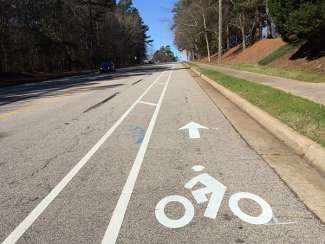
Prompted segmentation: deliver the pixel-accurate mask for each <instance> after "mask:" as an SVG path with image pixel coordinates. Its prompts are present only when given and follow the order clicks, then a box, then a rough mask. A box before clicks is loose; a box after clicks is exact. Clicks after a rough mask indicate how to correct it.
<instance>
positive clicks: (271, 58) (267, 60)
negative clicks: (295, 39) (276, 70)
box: [258, 44, 298, 65]
mask: <svg viewBox="0 0 325 244" xmlns="http://www.w3.org/2000/svg"><path fill="white" fill-rule="evenodd" d="M297 47H298V46H297V45H293V44H285V45H283V46H282V47H280V48H279V49H278V50H276V51H274V52H273V53H271V54H270V55H268V56H266V57H265V58H263V59H262V60H260V61H259V62H258V64H259V65H268V64H270V63H272V62H273V61H274V60H277V59H278V58H280V57H282V56H283V55H284V54H286V53H288V52H290V51H293V50H294V49H296V48H297Z"/></svg>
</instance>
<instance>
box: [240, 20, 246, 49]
mask: <svg viewBox="0 0 325 244" xmlns="http://www.w3.org/2000/svg"><path fill="white" fill-rule="evenodd" d="M239 25H240V31H241V37H242V45H243V51H245V50H246V36H245V16H244V15H243V14H240V15H239Z"/></svg>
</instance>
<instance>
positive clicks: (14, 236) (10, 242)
mask: <svg viewBox="0 0 325 244" xmlns="http://www.w3.org/2000/svg"><path fill="white" fill-rule="evenodd" d="M165 72H166V71H165ZM165 72H163V73H161V74H160V75H159V76H158V77H157V79H156V80H155V81H154V82H153V83H152V84H151V85H150V86H149V87H148V88H147V89H146V90H145V91H144V92H143V94H142V95H141V96H140V97H139V98H138V99H137V100H136V101H135V102H134V103H133V104H132V105H131V106H130V107H129V109H128V110H127V111H126V112H125V113H124V114H123V115H122V116H121V117H120V118H119V120H118V121H116V122H115V124H114V125H113V126H112V127H111V128H110V129H109V130H108V131H107V132H106V133H105V135H104V136H103V137H102V138H101V139H100V140H99V141H98V142H97V143H96V144H95V145H94V146H93V147H92V148H91V149H90V151H89V152H88V153H87V154H86V155H85V156H84V157H83V158H82V159H81V160H80V161H79V162H78V163H77V164H76V165H75V166H74V167H73V168H72V169H71V171H70V172H69V173H68V174H67V175H66V176H65V177H64V178H63V179H62V180H61V181H60V182H59V183H58V184H57V185H56V186H55V187H54V188H53V190H52V191H51V192H50V193H49V194H48V195H47V196H46V197H45V198H44V199H43V200H42V201H41V202H40V203H39V204H38V205H37V206H36V207H35V208H34V209H33V210H32V212H30V213H29V214H28V216H27V217H26V218H25V219H24V220H23V221H22V222H21V223H20V224H19V225H18V226H17V227H16V228H15V229H14V231H13V232H11V234H10V235H9V236H8V237H7V238H6V239H5V240H4V241H3V242H2V244H14V243H16V242H17V241H18V240H19V238H20V237H21V236H22V235H23V234H24V233H25V232H26V230H27V229H28V228H29V227H30V226H31V225H32V224H33V223H34V221H35V220H36V219H37V218H38V217H39V216H40V215H41V214H42V213H43V212H44V210H45V209H46V208H47V207H48V206H49V205H50V204H51V202H52V201H53V200H54V199H55V198H56V197H57V196H58V195H59V194H60V192H61V191H62V190H63V189H64V188H65V186H66V185H68V183H69V182H70V181H71V180H72V178H73V177H74V176H75V175H76V174H77V173H78V172H79V171H80V170H81V168H82V167H83V166H84V165H85V164H86V163H87V162H88V160H89V159H90V158H91V157H92V156H93V155H94V154H95V153H96V151H97V150H98V149H99V148H100V146H101V145H103V144H104V142H105V141H106V140H107V139H108V137H110V135H112V134H113V132H114V131H115V130H116V128H117V127H118V126H119V125H120V124H121V123H122V122H123V120H124V119H125V118H126V117H127V116H128V115H129V113H130V112H131V111H132V110H133V109H134V107H135V106H136V105H137V104H138V103H139V102H140V101H141V100H142V98H143V97H144V96H145V95H146V94H147V93H148V91H149V90H150V89H151V88H152V87H153V86H154V85H155V84H156V83H157V82H158V81H159V79H160V78H161V76H162V75H163V74H164V73H165Z"/></svg>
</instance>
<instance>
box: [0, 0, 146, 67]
mask: <svg viewBox="0 0 325 244" xmlns="http://www.w3.org/2000/svg"><path fill="white" fill-rule="evenodd" d="M147 31H148V26H146V25H145V24H144V23H143V21H142V18H141V16H140V14H139V12H138V10H137V9H136V8H135V7H134V6H133V4H132V1H130V0H129V1H127V0H122V1H119V3H118V4H116V1H115V0H69V1H64V0H1V5H0V72H22V71H25V72H26V71H27V72H55V71H63V70H74V69H91V68H95V67H97V66H98V64H99V63H101V62H103V61H105V60H108V59H111V60H113V61H115V62H116V64H117V65H121V66H123V65H129V64H134V63H140V62H141V61H142V59H144V57H145V54H146V45H147V43H150V40H149V37H148V36H147V34H146V33H147ZM135 57H136V59H135Z"/></svg>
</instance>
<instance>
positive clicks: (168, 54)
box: [153, 46, 177, 63]
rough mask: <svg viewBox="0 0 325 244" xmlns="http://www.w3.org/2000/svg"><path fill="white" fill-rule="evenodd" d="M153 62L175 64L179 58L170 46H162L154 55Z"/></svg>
mask: <svg viewBox="0 0 325 244" xmlns="http://www.w3.org/2000/svg"><path fill="white" fill-rule="evenodd" d="M153 61H155V62H157V61H158V62H162V63H165V62H175V61H177V58H176V57H175V54H174V53H173V52H172V50H171V49H170V46H162V47H161V48H160V49H159V50H157V51H156V52H155V53H154V55H153Z"/></svg>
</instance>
